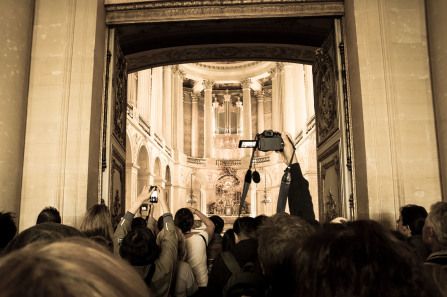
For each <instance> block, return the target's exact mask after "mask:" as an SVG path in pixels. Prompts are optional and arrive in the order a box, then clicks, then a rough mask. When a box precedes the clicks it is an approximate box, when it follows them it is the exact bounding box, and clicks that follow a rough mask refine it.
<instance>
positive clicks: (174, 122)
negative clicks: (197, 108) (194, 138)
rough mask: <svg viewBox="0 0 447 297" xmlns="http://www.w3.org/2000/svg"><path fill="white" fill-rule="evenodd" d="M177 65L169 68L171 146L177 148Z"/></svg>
mask: <svg viewBox="0 0 447 297" xmlns="http://www.w3.org/2000/svg"><path fill="white" fill-rule="evenodd" d="M178 70H179V69H178V66H172V69H171V75H172V84H171V89H172V91H171V92H172V104H171V113H172V118H171V136H172V140H171V141H172V142H171V143H172V147H173V148H174V149H177V148H178V144H177V140H178V139H177V133H178V131H177V121H178V119H177V118H178V115H177V114H178V104H177V103H178V102H177V98H178V87H177V84H178V80H179V78H178Z"/></svg>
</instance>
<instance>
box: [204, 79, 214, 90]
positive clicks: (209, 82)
mask: <svg viewBox="0 0 447 297" xmlns="http://www.w3.org/2000/svg"><path fill="white" fill-rule="evenodd" d="M213 84H214V81H212V80H209V79H205V80H203V86H204V87H205V90H212V89H213Z"/></svg>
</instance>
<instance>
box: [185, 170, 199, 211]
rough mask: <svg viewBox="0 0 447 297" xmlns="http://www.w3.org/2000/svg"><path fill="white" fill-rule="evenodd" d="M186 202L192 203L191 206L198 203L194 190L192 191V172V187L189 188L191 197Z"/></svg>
mask: <svg viewBox="0 0 447 297" xmlns="http://www.w3.org/2000/svg"><path fill="white" fill-rule="evenodd" d="M186 203H189V204H191V207H192V205H193V204H194V203H197V199H196V198H195V197H194V195H193V191H192V174H191V188H190V190H189V198H188V199H187V200H186Z"/></svg>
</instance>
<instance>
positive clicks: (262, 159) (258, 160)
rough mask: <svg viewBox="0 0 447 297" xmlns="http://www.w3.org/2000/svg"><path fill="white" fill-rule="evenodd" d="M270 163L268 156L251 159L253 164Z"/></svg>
mask: <svg viewBox="0 0 447 297" xmlns="http://www.w3.org/2000/svg"><path fill="white" fill-rule="evenodd" d="M268 162H270V156H266V157H260V158H253V164H261V163H268Z"/></svg>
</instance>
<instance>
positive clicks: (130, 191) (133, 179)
mask: <svg viewBox="0 0 447 297" xmlns="http://www.w3.org/2000/svg"><path fill="white" fill-rule="evenodd" d="M139 169H140V166H138V165H137V164H134V163H127V164H126V209H129V207H130V205H131V204H132V203H133V202H135V200H136V199H137V196H138V170H139Z"/></svg>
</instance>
